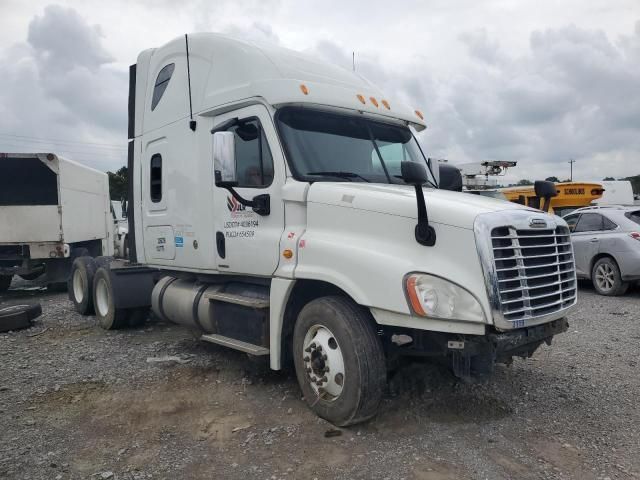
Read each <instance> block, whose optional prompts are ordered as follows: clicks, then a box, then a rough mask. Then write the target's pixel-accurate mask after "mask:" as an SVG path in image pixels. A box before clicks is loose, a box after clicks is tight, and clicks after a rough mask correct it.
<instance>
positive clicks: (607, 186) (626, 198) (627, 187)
mask: <svg viewBox="0 0 640 480" xmlns="http://www.w3.org/2000/svg"><path fill="white" fill-rule="evenodd" d="M593 182H594V183H599V184H600V185H602V188H603V189H604V193H603V194H602V197H600V198H599V199H597V200H594V201H593V202H591V203H592V204H593V205H601V206H602V205H633V204H634V198H633V188H632V187H631V182H630V181H629V180H593Z"/></svg>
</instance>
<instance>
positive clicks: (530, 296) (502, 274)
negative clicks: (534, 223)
mask: <svg viewBox="0 0 640 480" xmlns="http://www.w3.org/2000/svg"><path fill="white" fill-rule="evenodd" d="M490 238H491V244H492V252H493V262H494V265H493V267H494V271H495V272H496V275H497V278H496V286H497V294H498V303H499V308H500V310H501V311H502V315H503V316H504V319H505V320H506V321H507V322H510V323H511V325H512V326H522V325H524V324H525V322H527V321H529V320H533V319H535V318H536V317H540V316H544V315H548V314H550V313H553V312H556V311H559V310H562V309H565V308H567V307H569V306H571V305H573V303H575V300H576V296H577V281H576V277H575V266H574V262H573V249H572V248H571V241H570V237H569V230H568V229H567V228H566V227H565V226H564V225H562V226H557V227H555V226H554V227H553V228H547V229H544V230H534V229H522V228H521V229H518V228H515V227H513V226H504V227H494V228H493V230H492V231H491V233H490ZM505 254H507V255H509V256H503V255H505ZM540 261H542V262H544V263H542V264H536V262H540ZM546 279H548V281H545V280H546ZM540 282H542V283H540ZM542 302H544V303H542Z"/></svg>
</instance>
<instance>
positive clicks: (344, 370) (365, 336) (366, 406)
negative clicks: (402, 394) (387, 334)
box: [293, 296, 386, 427]
mask: <svg viewBox="0 0 640 480" xmlns="http://www.w3.org/2000/svg"><path fill="white" fill-rule="evenodd" d="M293 356H294V363H295V368H296V376H297V378H298V383H299V384H300V388H301V389H302V392H303V394H304V399H305V401H306V403H307V405H308V406H309V408H311V410H313V411H314V412H315V413H316V414H317V415H318V416H320V417H322V418H324V419H326V420H328V421H330V422H331V423H333V424H334V425H337V426H340V427H344V426H347V425H353V424H355V423H359V422H363V421H365V420H367V419H369V418H371V417H373V416H374V415H375V414H376V412H377V409H378V406H379V404H380V400H381V398H382V391H383V388H384V386H385V383H386V366H385V358H384V352H383V349H382V344H381V342H380V339H379V338H378V336H377V335H376V331H375V329H374V327H373V322H372V319H371V318H370V315H369V313H368V312H367V311H366V310H365V309H363V308H362V307H360V306H359V305H357V304H355V303H354V302H353V301H351V300H349V299H347V298H344V297H339V296H335V297H334V296H332V297H323V298H319V299H316V300H313V301H311V302H309V303H308V304H307V305H306V306H305V307H304V308H303V309H302V311H301V312H300V315H299V316H298V320H297V322H296V325H295V328H294V333H293Z"/></svg>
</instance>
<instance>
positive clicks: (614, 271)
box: [591, 257, 629, 296]
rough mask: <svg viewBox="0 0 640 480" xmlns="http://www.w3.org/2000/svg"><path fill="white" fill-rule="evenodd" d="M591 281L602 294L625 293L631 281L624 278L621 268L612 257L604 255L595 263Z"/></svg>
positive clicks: (614, 294)
mask: <svg viewBox="0 0 640 480" xmlns="http://www.w3.org/2000/svg"><path fill="white" fill-rule="evenodd" d="M591 281H592V282H593V287H594V288H595V289H596V292H598V293H599V294H600V295H607V296H616V295H624V294H625V293H626V291H627V290H628V289H629V282H625V281H623V280H622V275H621V273H620V268H619V267H618V264H617V263H616V261H615V260H614V259H613V258H611V257H603V258H601V259H599V260H598V261H597V262H596V263H594V264H593V268H592V269H591Z"/></svg>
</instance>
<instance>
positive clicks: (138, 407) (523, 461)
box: [0, 286, 640, 480]
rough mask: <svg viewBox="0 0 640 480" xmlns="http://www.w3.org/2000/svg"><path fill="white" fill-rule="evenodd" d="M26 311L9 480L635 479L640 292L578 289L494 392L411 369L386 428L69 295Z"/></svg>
mask: <svg viewBox="0 0 640 480" xmlns="http://www.w3.org/2000/svg"><path fill="white" fill-rule="evenodd" d="M24 301H40V302H41V304H42V307H43V312H44V313H43V315H42V316H41V317H40V318H39V319H38V320H37V321H36V323H35V324H34V326H33V327H32V328H30V329H28V330H23V331H19V332H14V333H8V334H0V365H1V369H2V370H1V373H0V478H8V479H9V478H10V479H13V478H16V479H36V478H37V479H71V478H78V479H79V478H87V479H89V478H92V479H105V480H106V479H149V478H154V479H162V478H167V479H177V478H203V479H204V478H207V479H209V478H242V479H253V478H257V479H291V478H308V479H313V478H318V479H320V478H344V479H355V478H362V479H370V478H380V479H403V478H404V479H421V480H424V479H429V480H443V479H459V478H469V479H502V478H505V479H506V478H518V479H540V478H543V479H544V478H548V479H569V478H579V479H581V480H587V479H601V480H605V479H607V478H608V479H627V478H638V476H640V433H639V432H638V427H639V426H640V409H639V408H638V394H639V393H640V377H639V376H638V344H639V341H640V291H639V289H637V288H636V289H634V290H632V291H630V292H629V293H628V294H627V295H626V296H624V297H621V298H608V297H601V296H598V295H596V294H595V293H594V292H593V291H592V290H591V289H589V288H583V289H582V290H581V295H580V301H579V308H578V309H577V311H576V312H575V313H573V314H572V315H571V317H570V324H571V327H570V329H569V331H568V332H567V333H565V334H563V335H561V336H559V337H558V338H557V339H556V340H555V341H554V343H553V345H552V346H551V347H547V346H544V347H543V348H541V349H540V350H539V351H538V352H537V353H536V354H535V355H534V357H533V358H532V359H529V360H527V361H524V360H516V361H515V362H514V364H513V365H512V366H511V367H499V368H498V370H497V372H496V373H495V374H494V375H493V377H491V379H490V380H489V381H487V382H486V383H482V384H468V383H463V382H460V381H458V380H456V379H455V378H453V377H452V376H451V375H450V374H448V373H447V372H446V371H445V370H442V369H441V368H439V367H437V366H434V365H431V364H429V363H419V364H418V363H416V364H412V365H408V366H406V367H404V368H403V369H401V370H400V371H399V372H398V373H397V374H396V375H395V376H394V377H393V378H392V379H391V380H390V393H389V395H388V396H387V397H386V398H385V400H384V402H383V404H382V407H381V411H380V414H379V415H378V417H377V418H375V419H374V420H372V421H370V422H368V423H367V424H364V425H359V426H356V427H352V428H349V429H342V430H339V431H338V432H336V431H335V430H333V427H332V426H331V425H329V424H328V423H327V422H325V421H323V420H320V419H318V418H317V417H315V416H314V415H313V414H312V413H311V412H310V411H309V410H308V409H307V408H306V407H305V405H304V403H303V401H302V400H301V399H300V392H299V389H298V386H297V384H296V382H295V378H294V376H293V375H292V374H291V373H290V372H289V373H287V372H285V373H279V372H271V371H269V370H268V369H267V368H265V366H264V365H262V364H259V363H256V362H255V361H253V360H250V359H249V358H248V357H247V356H246V355H244V354H241V353H239V352H235V351H231V350H226V349H224V348H221V347H217V346H215V345H209V344H203V343H201V342H199V341H197V340H196V339H195V338H194V337H193V336H192V335H191V334H190V333H189V332H188V331H186V330H184V329H181V328H179V327H175V326H172V325H168V324H163V323H159V322H157V321H150V322H149V323H148V324H147V325H146V326H145V327H143V328H141V329H137V330H123V331H116V332H105V331H102V330H101V329H100V328H99V327H98V326H96V324H95V321H94V319H93V318H91V317H89V318H87V317H82V316H80V315H78V314H77V313H75V312H74V311H73V310H72V308H71V305H70V303H69V302H68V300H67V299H66V294H59V293H58V294H50V293H47V292H46V291H44V290H42V289H38V288H35V287H31V288H29V287H25V286H23V287H22V288H18V289H14V290H12V291H10V292H9V293H7V294H5V295H4V296H2V297H1V298H0V305H1V306H4V305H9V304H14V303H19V302H24ZM166 357H170V358H166ZM171 357H173V358H171ZM327 432H329V435H328V436H327ZM331 433H333V434H335V435H336V436H331Z"/></svg>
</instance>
